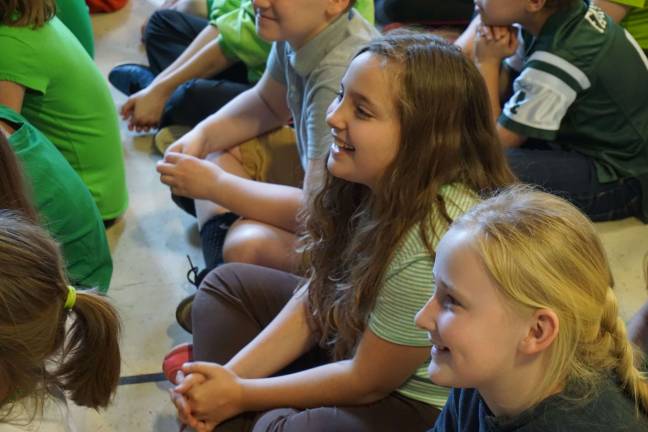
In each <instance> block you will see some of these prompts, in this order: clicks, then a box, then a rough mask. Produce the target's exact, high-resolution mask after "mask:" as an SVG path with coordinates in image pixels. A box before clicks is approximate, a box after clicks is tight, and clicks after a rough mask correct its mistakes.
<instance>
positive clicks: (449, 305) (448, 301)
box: [441, 294, 461, 309]
mask: <svg viewBox="0 0 648 432" xmlns="http://www.w3.org/2000/svg"><path fill="white" fill-rule="evenodd" d="M441 304H442V305H443V308H444V309H453V308H454V307H456V306H461V303H459V302H458V301H457V299H456V298H454V297H453V296H451V295H450V294H446V295H445V296H443V300H442V301H441Z"/></svg>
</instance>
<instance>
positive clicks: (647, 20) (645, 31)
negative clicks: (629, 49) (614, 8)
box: [610, 0, 648, 50]
mask: <svg viewBox="0 0 648 432" xmlns="http://www.w3.org/2000/svg"><path fill="white" fill-rule="evenodd" d="M610 1H612V2H614V3H619V4H623V5H627V6H632V9H630V11H629V12H628V14H627V15H626V16H625V18H623V20H622V21H621V25H622V26H623V27H624V28H625V29H626V30H628V31H629V32H630V34H631V35H632V36H633V37H634V38H635V39H636V40H637V42H638V43H639V46H640V47H641V48H643V49H644V50H648V0H610Z"/></svg>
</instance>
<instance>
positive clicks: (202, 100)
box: [143, 9, 252, 127]
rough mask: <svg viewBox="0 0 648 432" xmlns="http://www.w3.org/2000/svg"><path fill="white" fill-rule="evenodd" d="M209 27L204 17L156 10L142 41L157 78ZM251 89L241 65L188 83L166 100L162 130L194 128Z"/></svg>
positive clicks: (167, 10)
mask: <svg viewBox="0 0 648 432" xmlns="http://www.w3.org/2000/svg"><path fill="white" fill-rule="evenodd" d="M207 25H208V21H207V20H206V19H204V18H199V17H195V16H193V15H189V14H185V13H182V12H178V11H175V10H172V9H161V10H158V11H156V12H155V13H154V14H153V15H152V16H151V18H150V19H149V21H148V23H147V25H146V30H145V32H144V38H143V39H144V44H145V46H146V55H147V57H148V61H149V66H150V68H151V70H152V71H153V73H154V74H155V75H158V74H159V73H160V72H162V71H163V70H164V69H166V68H167V67H168V66H169V65H170V64H171V63H173V62H174V61H175V60H176V59H177V58H178V57H179V56H180V55H181V54H182V53H183V52H184V51H185V50H186V49H187V47H188V46H189V45H190V44H191V42H192V41H193V40H194V39H195V38H196V36H198V34H199V33H200V32H201V31H202V30H203V29H204V28H205V27H206V26H207ZM250 87H252V85H251V83H249V82H248V79H247V68H246V67H245V65H244V64H243V63H242V62H238V63H236V64H234V65H233V66H231V67H230V68H228V69H227V70H225V71H223V72H221V73H220V74H218V75H216V76H214V77H211V78H210V79H192V80H189V81H187V82H185V83H183V84H182V85H180V86H179V87H178V88H177V89H176V90H175V91H174V92H173V94H172V95H171V97H170V98H169V100H168V101H167V103H166V105H165V107H164V113H163V114H162V119H161V121H160V127H164V126H168V125H171V124H177V125H183V126H189V127H194V126H195V125H196V124H198V123H199V122H200V121H202V120H203V119H205V118H206V117H208V116H209V115H211V114H213V113H215V112H216V111H218V110H219V109H220V108H221V107H223V106H224V105H225V104H227V103H228V102H229V101H231V100H232V99H234V98H235V97H236V96H238V95H239V94H241V93H243V92H244V91H245V90H247V89H249V88H250Z"/></svg>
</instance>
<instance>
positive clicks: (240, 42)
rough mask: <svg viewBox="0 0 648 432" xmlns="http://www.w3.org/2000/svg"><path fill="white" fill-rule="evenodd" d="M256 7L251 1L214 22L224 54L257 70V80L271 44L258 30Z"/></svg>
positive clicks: (255, 79)
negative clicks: (255, 20) (255, 16)
mask: <svg viewBox="0 0 648 432" xmlns="http://www.w3.org/2000/svg"><path fill="white" fill-rule="evenodd" d="M254 19H255V18H254V8H253V7H252V3H251V2H250V1H246V2H244V4H243V5H242V6H241V7H240V8H238V9H236V10H233V11H231V12H228V13H226V14H224V15H222V16H220V17H218V18H217V19H216V20H215V21H213V22H212V24H214V25H216V27H218V30H219V32H220V33H219V35H218V45H219V46H220V48H221V50H222V51H223V54H224V55H225V56H226V57H227V58H229V59H233V60H238V61H241V62H243V63H245V65H246V66H247V67H248V70H250V69H252V70H255V71H256V70H257V69H258V71H256V73H255V74H254V76H253V77H251V78H252V81H257V80H258V79H259V78H260V77H261V74H262V73H263V72H262V69H263V66H264V65H265V62H266V59H267V58H268V53H269V52H270V47H271V45H270V44H269V43H268V42H266V41H264V40H263V39H261V38H260V37H259V35H258V34H257V32H256V28H255V22H254Z"/></svg>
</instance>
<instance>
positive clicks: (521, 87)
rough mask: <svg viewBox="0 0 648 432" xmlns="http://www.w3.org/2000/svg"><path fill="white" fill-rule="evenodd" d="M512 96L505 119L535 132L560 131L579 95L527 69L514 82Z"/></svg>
mask: <svg viewBox="0 0 648 432" xmlns="http://www.w3.org/2000/svg"><path fill="white" fill-rule="evenodd" d="M513 90H514V94H513V96H512V97H511V98H510V99H509V100H508V101H507V102H506V105H504V110H503V113H504V115H505V116H506V117H508V118H510V119H511V120H513V121H515V122H516V123H520V124H523V125H525V126H528V127H530V128H533V129H541V130H545V131H557V130H559V129H560V122H561V121H562V119H563V117H564V116H565V113H567V109H568V108H569V107H570V105H571V104H572V103H573V102H574V100H576V92H575V91H574V89H573V88H572V87H570V86H569V85H568V84H566V83H565V82H564V81H563V80H561V79H560V78H558V77H557V76H555V75H552V74H550V73H548V72H545V71H542V70H539V69H534V68H532V67H527V68H526V69H524V70H523V71H522V74H520V76H519V77H518V78H517V79H516V80H515V81H514V82H513Z"/></svg>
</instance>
